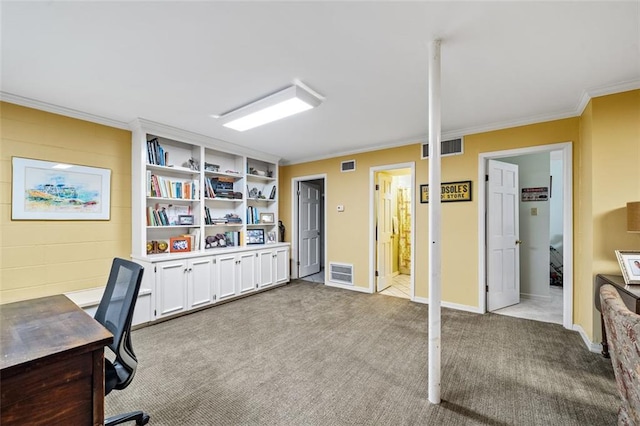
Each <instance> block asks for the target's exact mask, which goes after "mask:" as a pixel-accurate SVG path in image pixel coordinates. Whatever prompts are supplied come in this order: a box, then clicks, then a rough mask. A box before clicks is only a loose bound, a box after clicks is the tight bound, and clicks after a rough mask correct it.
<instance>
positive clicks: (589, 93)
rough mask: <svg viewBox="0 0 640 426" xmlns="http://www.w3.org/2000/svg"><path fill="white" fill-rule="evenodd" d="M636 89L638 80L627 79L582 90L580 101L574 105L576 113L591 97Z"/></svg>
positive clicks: (580, 113) (638, 85) (638, 87)
mask: <svg viewBox="0 0 640 426" xmlns="http://www.w3.org/2000/svg"><path fill="white" fill-rule="evenodd" d="M636 89H640V80H629V81H624V82H622V83H618V84H614V85H611V86H602V87H597V88H595V89H591V90H585V91H584V92H582V96H581V97H580V101H579V102H578V105H577V106H576V115H578V116H579V115H582V113H583V112H584V109H585V108H586V107H587V105H588V104H589V101H590V100H591V99H593V98H598V97H600V96H607V95H613V94H614V93H622V92H628V91H630V90H636Z"/></svg>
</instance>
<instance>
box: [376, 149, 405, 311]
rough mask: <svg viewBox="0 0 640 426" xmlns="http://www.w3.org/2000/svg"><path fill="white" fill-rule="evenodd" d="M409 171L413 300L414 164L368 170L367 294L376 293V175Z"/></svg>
mask: <svg viewBox="0 0 640 426" xmlns="http://www.w3.org/2000/svg"><path fill="white" fill-rule="evenodd" d="M396 169H411V280H410V288H411V300H412V301H413V300H415V297H416V290H415V276H416V271H415V265H416V262H415V255H416V238H415V235H416V225H415V220H416V193H417V192H416V163H415V162H413V161H412V162H409V163H398V164H386V165H384V166H376V167H371V168H369V291H368V292H369V293H375V292H376V290H375V289H376V208H375V203H376V173H377V172H384V171H387V170H396Z"/></svg>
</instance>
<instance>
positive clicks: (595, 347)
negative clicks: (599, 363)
mask: <svg viewBox="0 0 640 426" xmlns="http://www.w3.org/2000/svg"><path fill="white" fill-rule="evenodd" d="M572 328H573V330H574V331H577V332H578V333H579V334H580V337H582V341H583V342H584V344H585V346H586V347H587V349H589V351H591V352H595V353H598V354H599V353H602V345H601V344H600V343H594V342H592V341H591V340H590V339H589V336H587V333H585V331H584V329H583V328H582V327H581V326H580V325H578V324H573V327H572Z"/></svg>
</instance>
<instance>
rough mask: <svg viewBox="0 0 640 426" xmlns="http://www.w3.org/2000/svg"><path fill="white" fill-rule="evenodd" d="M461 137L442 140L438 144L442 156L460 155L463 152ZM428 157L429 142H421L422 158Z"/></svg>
mask: <svg viewBox="0 0 640 426" xmlns="http://www.w3.org/2000/svg"><path fill="white" fill-rule="evenodd" d="M463 147H464V145H463V140H462V138H458V139H450V140H448V141H442V142H441V145H440V150H441V151H440V155H441V156H442V157H448V156H450V155H460V154H462V153H463V152H464V150H463ZM425 158H429V143H428V142H427V143H423V144H422V159H423V160H424V159H425Z"/></svg>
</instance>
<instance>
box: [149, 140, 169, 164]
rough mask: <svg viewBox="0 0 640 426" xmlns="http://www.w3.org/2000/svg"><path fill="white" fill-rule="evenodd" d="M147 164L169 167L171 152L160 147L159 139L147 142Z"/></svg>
mask: <svg viewBox="0 0 640 426" xmlns="http://www.w3.org/2000/svg"><path fill="white" fill-rule="evenodd" d="M147 162H148V163H149V164H153V165H156V166H165V167H166V166H169V152H168V151H165V149H164V148H163V147H162V145H160V142H159V141H158V138H153V139H150V140H148V141H147Z"/></svg>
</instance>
